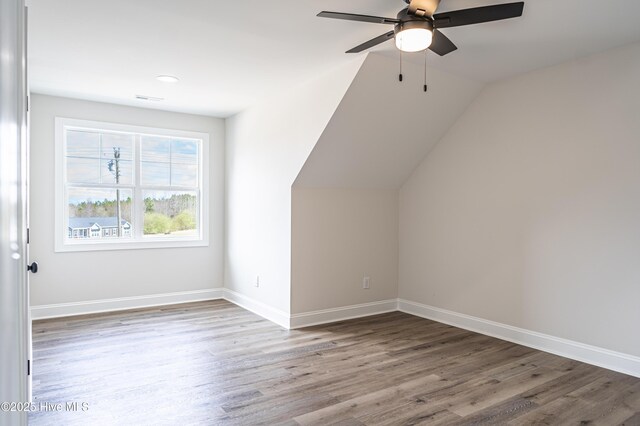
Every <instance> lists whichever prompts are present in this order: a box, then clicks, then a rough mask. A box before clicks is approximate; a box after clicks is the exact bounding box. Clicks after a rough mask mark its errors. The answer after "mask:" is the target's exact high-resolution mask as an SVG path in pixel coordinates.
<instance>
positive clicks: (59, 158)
mask: <svg viewBox="0 0 640 426" xmlns="http://www.w3.org/2000/svg"><path fill="white" fill-rule="evenodd" d="M55 122H56V129H55V132H56V133H55V144H56V146H55V173H56V179H55V184H56V188H55V203H56V208H55V251H56V252H75V251H101V250H130V249H150V248H170V247H206V246H208V245H209V135H208V134H207V133H200V132H192V131H186V130H175V129H162V128H154V127H142V126H132V125H128V124H117V123H106V122H101V121H90V120H79V119H73V118H64V117H56V119H55ZM67 129H70V130H92V131H108V132H112V133H113V132H124V133H135V134H136V142H135V144H134V153H133V172H134V176H135V177H134V185H131V188H129V189H131V190H132V191H133V199H134V203H132V210H133V211H132V226H133V227H134V229H136V232H135V233H133V236H132V238H129V239H111V238H107V239H105V240H100V239H91V238H86V239H80V240H78V241H74V240H72V239H70V238H68V225H69V221H68V213H67V212H68V205H66V199H67V196H66V191H67V183H66V181H65V177H66V175H67V173H66V161H65V152H66V146H65V143H66V131H67ZM140 136H167V137H177V138H187V139H199V140H201V141H202V143H201V144H200V156H199V157H200V158H199V163H198V179H199V181H198V187H199V189H200V192H199V194H198V195H199V200H198V201H199V202H198V218H197V219H196V220H197V223H198V229H199V235H197V236H184V237H165V238H163V237H158V236H153V237H144V236H143V235H142V226H143V220H144V201H143V200H142V190H143V187H142V185H141V182H140V170H139V160H138V159H139V154H140ZM145 189H146V187H145ZM176 190H179V188H176Z"/></svg>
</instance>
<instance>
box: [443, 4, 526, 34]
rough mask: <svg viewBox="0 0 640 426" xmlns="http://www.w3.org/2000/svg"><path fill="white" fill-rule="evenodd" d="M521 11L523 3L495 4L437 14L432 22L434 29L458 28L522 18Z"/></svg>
mask: <svg viewBox="0 0 640 426" xmlns="http://www.w3.org/2000/svg"><path fill="white" fill-rule="evenodd" d="M523 9H524V2H517V3H506V4H496V5H493V6H483V7H474V8H472V9H463V10H454V11H451V12H443V13H438V14H436V15H434V16H433V20H434V26H435V27H436V28H449V27H459V26H462V25H471V24H480V23H482V22H491V21H499V20H501V19H509V18H517V17H518V16H522V10H523Z"/></svg>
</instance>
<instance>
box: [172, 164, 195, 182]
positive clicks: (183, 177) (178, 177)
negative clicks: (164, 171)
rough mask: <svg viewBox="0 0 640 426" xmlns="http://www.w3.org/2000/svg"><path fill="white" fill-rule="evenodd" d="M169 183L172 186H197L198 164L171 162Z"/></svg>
mask: <svg viewBox="0 0 640 426" xmlns="http://www.w3.org/2000/svg"><path fill="white" fill-rule="evenodd" d="M171 185H172V186H191V187H197V186H198V165H197V164H195V165H190V164H172V165H171Z"/></svg>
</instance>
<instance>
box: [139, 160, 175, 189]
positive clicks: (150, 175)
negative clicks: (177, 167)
mask: <svg viewBox="0 0 640 426" xmlns="http://www.w3.org/2000/svg"><path fill="white" fill-rule="evenodd" d="M140 175H141V181H142V185H146V186H169V184H170V183H171V168H170V164H169V163H151V162H148V161H144V162H142V164H141V170H140Z"/></svg>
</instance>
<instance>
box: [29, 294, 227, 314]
mask: <svg viewBox="0 0 640 426" xmlns="http://www.w3.org/2000/svg"><path fill="white" fill-rule="evenodd" d="M223 296H224V294H223V289H221V288H211V289H204V290H193V291H181V292H177V293H164V294H151V295H146V296H133V297H118V298H116V299H103V300H88V301H84V302H71V303H57V304H53V305H36V306H31V318H32V319H34V320H38V319H45V318H57V317H68V316H73V315H86V314H96V313H100V312H112V311H122V310H126V309H137V308H148V307H152V306H161V305H174V304H177V303H189V302H199V301H202V300H213V299H222V298H223Z"/></svg>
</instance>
